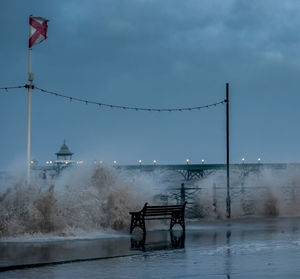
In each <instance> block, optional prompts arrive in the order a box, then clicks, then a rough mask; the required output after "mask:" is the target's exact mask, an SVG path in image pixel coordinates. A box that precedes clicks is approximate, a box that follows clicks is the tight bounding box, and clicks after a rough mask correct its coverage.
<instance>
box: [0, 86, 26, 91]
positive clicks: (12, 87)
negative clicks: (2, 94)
mask: <svg viewBox="0 0 300 279" xmlns="http://www.w3.org/2000/svg"><path fill="white" fill-rule="evenodd" d="M24 87H25V86H24V85H20V86H7V87H1V88H0V90H5V91H8V90H9V89H18V88H24Z"/></svg>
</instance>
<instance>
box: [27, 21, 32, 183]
mask: <svg viewBox="0 0 300 279" xmlns="http://www.w3.org/2000/svg"><path fill="white" fill-rule="evenodd" d="M30 17H31V16H29V20H30ZM30 35H31V34H30V24H29V38H30ZM31 52H32V49H31V48H29V49H28V87H27V89H28V93H27V164H26V166H27V172H26V174H27V181H26V182H27V184H30V165H31V160H30V145H31V87H32V81H33V75H32V72H31Z"/></svg>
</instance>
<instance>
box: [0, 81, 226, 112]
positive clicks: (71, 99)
mask: <svg viewBox="0 0 300 279" xmlns="http://www.w3.org/2000/svg"><path fill="white" fill-rule="evenodd" d="M28 86H29V85H27V84H26V85H24V86H13V87H3V88H0V90H1V89H4V90H6V91H7V90H8V89H15V88H24V87H25V88H28ZM32 89H36V90H38V91H40V92H41V93H44V94H48V95H52V96H56V97H61V98H65V99H68V100H70V101H77V102H81V103H85V104H92V105H97V106H99V107H108V108H115V109H122V110H135V111H149V112H181V111H192V110H200V109H205V108H211V107H215V106H217V105H221V104H224V103H226V100H222V101H219V102H216V103H212V104H208V105H204V106H197V107H182V108H145V107H131V106H120V105H113V104H106V103H100V102H95V101H90V100H85V99H80V98H77V97H72V96H67V95H63V94H61V93H59V92H54V91H49V90H46V89H43V88H40V87H37V86H35V85H32Z"/></svg>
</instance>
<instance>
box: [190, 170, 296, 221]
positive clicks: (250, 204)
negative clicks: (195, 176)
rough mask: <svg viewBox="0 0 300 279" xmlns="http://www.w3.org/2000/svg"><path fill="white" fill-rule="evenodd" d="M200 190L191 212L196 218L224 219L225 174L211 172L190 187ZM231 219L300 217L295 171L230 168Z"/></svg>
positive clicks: (223, 172) (221, 171) (222, 172)
mask: <svg viewBox="0 0 300 279" xmlns="http://www.w3.org/2000/svg"><path fill="white" fill-rule="evenodd" d="M194 186H195V187H199V188H200V189H201V191H200V193H199V194H198V195H197V196H196V197H195V199H194V200H195V204H194V209H195V210H194V211H195V212H196V213H197V215H198V216H199V217H202V218H209V219H215V218H217V219H220V218H221V219H224V218H226V194H227V193H226V172H225V171H223V170H220V171H215V172H213V173H211V174H210V175H208V176H207V177H205V178H203V179H200V180H198V181H196V182H195V183H194ZM230 195H231V216H232V218H245V217H276V216H299V215H300V175H299V168H298V167H295V166H290V167H288V168H286V169H276V168H270V167H266V168H260V170H259V171H250V172H248V171H246V170H245V169H243V168H241V167H232V168H231V173H230Z"/></svg>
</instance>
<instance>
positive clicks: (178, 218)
mask: <svg viewBox="0 0 300 279" xmlns="http://www.w3.org/2000/svg"><path fill="white" fill-rule="evenodd" d="M175 224H179V225H181V227H182V230H183V231H185V223H184V215H183V214H181V213H174V214H172V217H171V223H170V230H172V228H173V227H174V225H175Z"/></svg>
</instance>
